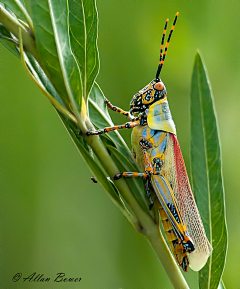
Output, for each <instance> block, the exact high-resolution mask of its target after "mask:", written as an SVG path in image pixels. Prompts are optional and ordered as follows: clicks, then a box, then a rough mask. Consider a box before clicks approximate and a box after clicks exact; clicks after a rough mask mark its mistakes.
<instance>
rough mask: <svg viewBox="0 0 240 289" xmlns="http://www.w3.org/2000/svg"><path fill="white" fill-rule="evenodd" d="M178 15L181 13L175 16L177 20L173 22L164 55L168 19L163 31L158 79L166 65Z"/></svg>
mask: <svg viewBox="0 0 240 289" xmlns="http://www.w3.org/2000/svg"><path fill="white" fill-rule="evenodd" d="M178 15H179V13H178V12H177V13H176V16H175V19H174V21H173V26H172V28H171V31H170V33H169V35H168V40H167V43H166V46H165V50H164V53H163V44H164V38H165V35H166V29H167V24H168V19H167V20H166V23H165V26H164V30H163V36H162V41H161V49H160V58H159V64H158V69H157V73H156V79H158V78H159V75H160V72H161V70H162V67H163V63H164V60H165V57H166V54H167V50H168V45H169V42H170V39H171V36H172V33H173V29H174V27H175V24H176V21H177V17H178Z"/></svg>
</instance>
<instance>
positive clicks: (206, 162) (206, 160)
mask: <svg viewBox="0 0 240 289" xmlns="http://www.w3.org/2000/svg"><path fill="white" fill-rule="evenodd" d="M199 67H200V65H199ZM202 69H203V67H202ZM197 78H198V87H199V88H200V89H199V102H200V105H201V108H203V100H202V86H201V77H200V71H199V70H197ZM200 112H201V120H202V129H203V143H204V152H205V154H204V158H205V165H206V173H207V188H208V212H209V222H208V223H209V238H210V240H209V241H210V243H211V244H212V222H211V197H210V187H209V168H208V157H207V155H208V152H207V144H206V131H205V122H204V115H203V109H201V110H200ZM211 265H212V254H211V255H210V257H209V270H208V282H207V284H208V288H210V285H211V269H212V266H211Z"/></svg>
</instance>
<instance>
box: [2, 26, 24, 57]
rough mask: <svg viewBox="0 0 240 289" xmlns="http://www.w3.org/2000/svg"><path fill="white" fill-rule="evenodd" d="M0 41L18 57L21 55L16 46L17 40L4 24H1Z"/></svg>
mask: <svg viewBox="0 0 240 289" xmlns="http://www.w3.org/2000/svg"><path fill="white" fill-rule="evenodd" d="M0 42H1V43H2V44H3V45H4V46H5V47H6V48H7V49H8V50H9V51H11V52H12V53H13V54H14V55H16V56H17V57H18V58H19V57H20V55H19V52H18V50H17V48H16V44H17V42H16V40H15V39H13V38H12V35H11V34H10V32H9V31H8V30H7V29H6V28H5V27H4V26H3V25H2V24H0Z"/></svg>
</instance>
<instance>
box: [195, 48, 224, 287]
mask: <svg viewBox="0 0 240 289" xmlns="http://www.w3.org/2000/svg"><path fill="white" fill-rule="evenodd" d="M191 177H192V186H193V191H194V193H195V198H196V202H197V205H198V209H199V212H200V215H201V217H202V221H203V225H204V228H205V231H206V234H207V236H208V238H209V241H210V242H211V244H212V247H213V252H212V255H211V256H210V257H209V260H208V262H207V264H206V266H205V267H204V268H203V269H202V270H201V271H200V272H199V287H200V288H204V289H205V288H218V285H219V282H220V280H221V276H222V274H223V269H224V265H225V259H226V252H227V227H226V219H225V197H224V187H223V180H222V165H221V149H220V143H219V133H218V126H217V120H216V112H215V107H214V103H213V95H212V91H211V88H210V82H209V78H208V75H207V71H206V68H205V66H204V64H203V61H202V59H201V56H200V54H199V53H198V52H197V54H196V57H195V63H194V69H193V75H192V87H191Z"/></svg>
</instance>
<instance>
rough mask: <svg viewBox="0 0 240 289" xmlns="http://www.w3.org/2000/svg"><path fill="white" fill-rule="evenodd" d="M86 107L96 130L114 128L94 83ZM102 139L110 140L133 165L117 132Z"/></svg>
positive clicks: (97, 87)
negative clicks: (87, 106)
mask: <svg viewBox="0 0 240 289" xmlns="http://www.w3.org/2000/svg"><path fill="white" fill-rule="evenodd" d="M88 105H89V116H90V119H91V121H92V123H93V124H94V126H95V127H97V129H100V128H104V127H108V126H114V124H113V122H112V120H111V117H110V115H109V113H108V110H107V106H106V103H105V101H104V95H103V93H102V91H101V89H100V88H99V86H98V85H97V84H96V83H95V84H94V85H93V88H92V90H91V93H90V95H89V98H88ZM103 137H105V138H108V139H111V141H112V142H113V143H114V145H115V146H116V148H117V149H118V150H119V151H120V152H121V153H122V154H123V155H125V156H127V158H128V159H129V160H130V161H131V163H132V164H135V161H134V159H133V156H132V153H131V152H130V150H129V148H128V146H127V145H126V143H125V142H124V140H123V138H122V137H121V135H120V133H119V132H118V131H112V132H109V133H108V134H104V135H103Z"/></svg>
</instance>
